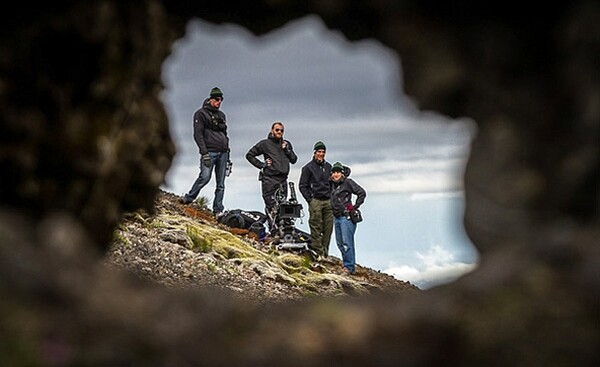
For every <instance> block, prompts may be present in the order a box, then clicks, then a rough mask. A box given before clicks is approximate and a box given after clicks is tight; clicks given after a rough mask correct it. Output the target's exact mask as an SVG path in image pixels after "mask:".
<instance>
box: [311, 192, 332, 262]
mask: <svg viewBox="0 0 600 367" xmlns="http://www.w3.org/2000/svg"><path fill="white" fill-rule="evenodd" d="M308 226H309V227H310V238H311V247H312V249H313V250H314V251H315V252H316V253H317V254H319V255H321V256H323V257H326V256H328V255H329V241H330V240H331V233H332V231H333V212H332V211H331V203H330V201H329V199H327V200H319V199H312V200H311V201H310V204H308Z"/></svg>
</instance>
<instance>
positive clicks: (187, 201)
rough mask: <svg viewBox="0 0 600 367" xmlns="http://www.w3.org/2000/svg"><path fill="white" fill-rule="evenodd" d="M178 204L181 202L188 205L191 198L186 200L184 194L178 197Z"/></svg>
mask: <svg viewBox="0 0 600 367" xmlns="http://www.w3.org/2000/svg"><path fill="white" fill-rule="evenodd" d="M178 201H179V204H183V205H188V204H190V203H191V202H192V201H193V200H186V198H185V197H184V196H182V197H180V198H179V200H178Z"/></svg>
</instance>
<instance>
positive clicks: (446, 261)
mask: <svg viewBox="0 0 600 367" xmlns="http://www.w3.org/2000/svg"><path fill="white" fill-rule="evenodd" d="M416 256H417V258H418V259H419V260H421V266H414V265H413V266H409V265H397V264H395V263H391V264H390V266H389V267H388V268H387V269H385V270H384V271H383V272H384V273H387V274H390V275H392V276H394V277H395V278H397V279H400V280H404V281H408V282H411V283H412V284H415V285H416V286H418V287H419V288H421V289H427V288H431V287H433V286H436V285H440V284H444V283H448V282H451V281H453V280H455V279H457V278H458V277H460V276H462V275H464V274H466V273H469V272H471V271H472V270H474V269H475V267H476V266H477V264H467V263H464V262H457V261H454V255H452V253H450V252H448V251H447V250H445V249H444V248H442V247H441V246H438V245H434V246H431V247H430V248H429V250H428V251H427V253H425V254H422V253H419V252H416Z"/></svg>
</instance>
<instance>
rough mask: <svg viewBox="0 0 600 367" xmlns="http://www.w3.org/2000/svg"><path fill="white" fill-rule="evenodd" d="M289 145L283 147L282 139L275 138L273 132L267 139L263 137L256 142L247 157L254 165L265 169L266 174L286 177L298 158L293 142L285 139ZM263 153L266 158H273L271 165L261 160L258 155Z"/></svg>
mask: <svg viewBox="0 0 600 367" xmlns="http://www.w3.org/2000/svg"><path fill="white" fill-rule="evenodd" d="M285 141H286V142H287V146H286V148H285V149H282V148H281V139H275V137H274V136H273V134H271V133H269V135H268V137H267V138H266V139H263V140H261V141H259V142H258V143H256V144H255V145H254V146H253V147H252V148H250V150H249V151H248V153H246V159H247V160H248V162H250V163H251V164H252V165H253V166H254V167H256V168H258V169H262V170H263V174H264V175H266V176H279V177H286V178H287V176H288V174H289V173H290V163H291V164H294V163H296V161H297V160H298V157H297V156H296V153H294V148H293V146H292V143H290V142H289V141H287V140H285ZM259 155H262V156H263V158H264V159H265V160H266V159H267V158H271V160H272V161H273V163H272V164H271V165H270V166H267V164H266V163H265V162H264V161H260V160H259V159H257V158H256V157H257V156H259Z"/></svg>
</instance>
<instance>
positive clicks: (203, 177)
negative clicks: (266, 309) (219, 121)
mask: <svg viewBox="0 0 600 367" xmlns="http://www.w3.org/2000/svg"><path fill="white" fill-rule="evenodd" d="M208 154H209V155H210V159H211V161H212V164H211V166H210V167H206V166H205V165H204V163H203V162H202V157H200V174H199V175H198V178H197V179H196V181H194V184H193V185H192V188H191V189H190V191H189V192H188V193H187V194H185V195H184V197H183V199H184V200H185V201H186V202H192V201H194V200H196V198H197V197H198V195H199V194H200V190H202V188H203V187H204V186H206V184H207V183H208V182H209V181H210V176H211V175H212V171H213V168H214V169H215V177H216V180H217V187H216V188H215V200H213V212H215V213H221V212H223V210H224V207H223V197H224V196H225V170H226V169H227V161H228V160H229V152H209V153H208Z"/></svg>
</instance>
